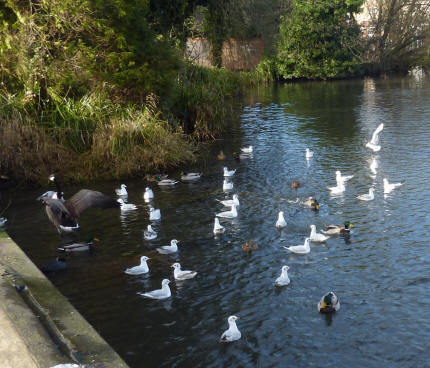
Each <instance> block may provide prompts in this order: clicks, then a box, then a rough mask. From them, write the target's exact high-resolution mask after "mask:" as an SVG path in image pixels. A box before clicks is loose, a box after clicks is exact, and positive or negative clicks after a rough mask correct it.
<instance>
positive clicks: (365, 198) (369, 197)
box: [357, 187, 375, 201]
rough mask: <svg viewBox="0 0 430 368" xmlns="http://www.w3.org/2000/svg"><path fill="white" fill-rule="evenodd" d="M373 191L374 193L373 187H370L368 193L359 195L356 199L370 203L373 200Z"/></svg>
mask: <svg viewBox="0 0 430 368" xmlns="http://www.w3.org/2000/svg"><path fill="white" fill-rule="evenodd" d="M374 191H375V189H374V188H373V187H370V188H369V193H366V194H360V195H359V196H357V198H358V199H360V200H362V201H372V200H373V199H374V198H375V194H374Z"/></svg>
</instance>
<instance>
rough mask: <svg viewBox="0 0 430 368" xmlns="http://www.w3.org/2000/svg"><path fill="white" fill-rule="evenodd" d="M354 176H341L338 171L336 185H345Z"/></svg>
mask: <svg viewBox="0 0 430 368" xmlns="http://www.w3.org/2000/svg"><path fill="white" fill-rule="evenodd" d="M353 177H354V175H344V176H342V174H341V172H340V171H339V170H337V171H336V183H342V184H345V183H346V182H347V181H348V180H349V179H352V178H353Z"/></svg>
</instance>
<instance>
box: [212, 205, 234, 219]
mask: <svg viewBox="0 0 430 368" xmlns="http://www.w3.org/2000/svg"><path fill="white" fill-rule="evenodd" d="M216 216H217V217H223V218H229V219H232V218H235V217H237V211H236V205H233V206H231V210H230V211H224V212H220V213H217V214H216Z"/></svg>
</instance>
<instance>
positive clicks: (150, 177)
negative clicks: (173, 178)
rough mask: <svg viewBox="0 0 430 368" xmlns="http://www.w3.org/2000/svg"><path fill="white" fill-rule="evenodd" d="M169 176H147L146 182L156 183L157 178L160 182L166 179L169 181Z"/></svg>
mask: <svg viewBox="0 0 430 368" xmlns="http://www.w3.org/2000/svg"><path fill="white" fill-rule="evenodd" d="M167 176H168V175H166V174H156V175H149V174H146V175H145V180H146V181H150V182H153V183H155V182H156V181H157V178H158V179H159V180H164V179H167Z"/></svg>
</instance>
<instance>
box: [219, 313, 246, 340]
mask: <svg viewBox="0 0 430 368" xmlns="http://www.w3.org/2000/svg"><path fill="white" fill-rule="evenodd" d="M238 319H239V317H236V316H230V317H228V319H227V321H228V330H226V331H224V332H223V334H222V335H221V338H220V342H231V341H235V340H239V339H240V338H241V336H242V335H241V333H240V331H239V329H238V328H237V325H236V320H238Z"/></svg>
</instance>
